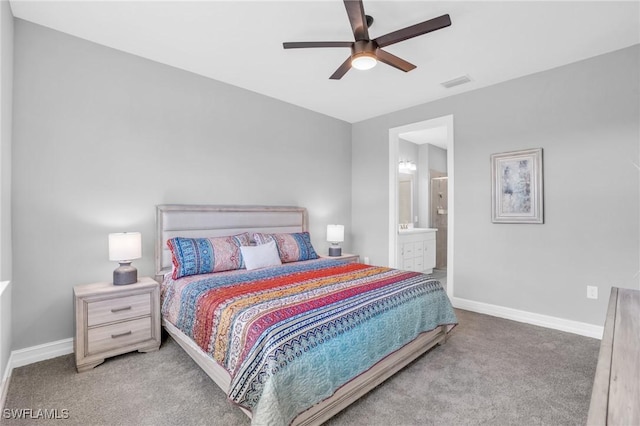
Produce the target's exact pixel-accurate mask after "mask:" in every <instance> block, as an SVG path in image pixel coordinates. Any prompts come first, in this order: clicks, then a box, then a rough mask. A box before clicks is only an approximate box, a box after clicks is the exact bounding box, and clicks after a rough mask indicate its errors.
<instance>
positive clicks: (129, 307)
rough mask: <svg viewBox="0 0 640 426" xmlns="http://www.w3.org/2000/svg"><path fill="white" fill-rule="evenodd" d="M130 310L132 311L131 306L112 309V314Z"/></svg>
mask: <svg viewBox="0 0 640 426" xmlns="http://www.w3.org/2000/svg"><path fill="white" fill-rule="evenodd" d="M129 309H131V306H125V307H124V308H116V309H112V310H111V312H112V313H114V314H115V313H117V312H122V311H128V310H129Z"/></svg>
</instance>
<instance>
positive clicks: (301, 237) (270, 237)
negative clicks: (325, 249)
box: [253, 232, 318, 263]
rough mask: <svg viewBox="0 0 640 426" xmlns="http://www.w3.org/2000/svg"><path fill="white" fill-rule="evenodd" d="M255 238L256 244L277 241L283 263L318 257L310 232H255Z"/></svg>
mask: <svg viewBox="0 0 640 426" xmlns="http://www.w3.org/2000/svg"><path fill="white" fill-rule="evenodd" d="M253 240H254V241H255V242H256V244H266V243H268V242H269V241H275V242H276V246H277V247H278V254H279V255H280V260H282V263H288V262H297V261H300V260H310V259H317V258H318V254H317V253H316V251H315V250H314V249H313V246H312V245H311V237H310V236H309V233H308V232H296V233H291V234H262V233H255V234H253Z"/></svg>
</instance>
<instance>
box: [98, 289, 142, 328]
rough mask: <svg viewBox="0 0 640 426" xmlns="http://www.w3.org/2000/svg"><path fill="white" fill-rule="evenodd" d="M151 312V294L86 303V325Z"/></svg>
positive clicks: (125, 318)
mask: <svg viewBox="0 0 640 426" xmlns="http://www.w3.org/2000/svg"><path fill="white" fill-rule="evenodd" d="M150 313H151V294H150V293H143V294H135V295H132V296H125V297H119V298H114V299H108V300H100V301H97V302H89V303H88V304H87V326H89V327H91V326H94V325H100V324H107V323H110V322H115V321H123V320H127V319H129V318H136V317H141V316H144V315H149V314H150Z"/></svg>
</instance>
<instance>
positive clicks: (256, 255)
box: [240, 241, 282, 271]
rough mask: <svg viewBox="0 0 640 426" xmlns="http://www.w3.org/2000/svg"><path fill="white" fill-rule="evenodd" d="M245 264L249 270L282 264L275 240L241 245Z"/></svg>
mask: <svg viewBox="0 0 640 426" xmlns="http://www.w3.org/2000/svg"><path fill="white" fill-rule="evenodd" d="M240 251H241V252H242V257H243V258H244V265H245V266H246V267H247V270H249V271H250V270H252V269H258V268H265V267H267V266H275V265H282V261H281V260H280V255H279V254H278V248H277V247H276V242H275V241H269V242H268V243H266V244H261V245H259V246H240Z"/></svg>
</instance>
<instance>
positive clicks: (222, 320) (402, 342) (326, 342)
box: [156, 205, 457, 425]
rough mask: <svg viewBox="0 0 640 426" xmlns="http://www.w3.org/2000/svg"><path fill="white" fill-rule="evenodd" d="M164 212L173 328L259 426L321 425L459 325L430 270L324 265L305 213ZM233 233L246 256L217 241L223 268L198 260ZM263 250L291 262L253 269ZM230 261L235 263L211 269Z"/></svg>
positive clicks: (255, 209) (161, 244)
mask: <svg viewBox="0 0 640 426" xmlns="http://www.w3.org/2000/svg"><path fill="white" fill-rule="evenodd" d="M156 213H157V221H156V222H157V238H156V271H157V272H156V279H157V280H158V281H160V282H162V286H161V288H162V289H161V294H162V314H163V319H162V324H163V326H164V328H165V329H166V331H167V332H168V333H169V334H170V335H171V336H172V337H173V338H174V340H175V341H176V342H177V343H178V344H179V345H180V346H181V347H182V348H183V349H184V350H185V351H186V352H187V353H188V354H189V355H190V356H191V357H192V358H193V359H194V361H195V362H196V363H197V364H198V365H199V366H200V367H201V368H202V369H203V370H204V371H205V372H206V373H207V374H208V375H209V376H210V377H211V378H212V379H213V381H214V382H215V383H216V384H217V385H218V386H219V387H220V388H222V389H223V390H224V391H225V392H226V393H227V395H228V398H229V399H230V400H231V401H232V402H233V403H234V404H236V405H238V406H239V408H240V409H242V410H243V411H244V412H245V413H246V414H247V415H248V416H249V417H250V418H251V419H252V424H274V425H275V424H303V425H307V424H321V423H323V422H324V421H326V420H328V419H329V418H330V417H332V416H333V415H335V414H336V413H338V412H339V411H341V410H342V409H344V408H345V407H347V406H348V405H349V404H351V403H352V402H354V401H355V400H357V399H358V398H359V397H361V396H362V395H364V394H365V393H367V392H368V391H369V390H371V389H373V388H374V387H375V386H377V385H378V384H380V383H382V382H383V381H384V380H385V379H387V378H388V377H390V376H391V375H393V374H394V373H395V372H397V371H398V370H400V369H401V368H403V367H404V366H406V365H407V364H408V363H410V362H411V361H413V360H414V359H416V358H417V357H418V356H420V355H421V354H423V353H425V352H426V351H427V350H429V349H430V348H432V347H433V346H435V345H437V344H440V343H444V342H445V341H446V338H447V333H448V332H449V331H450V329H451V328H453V327H454V326H455V324H456V323H457V319H456V317H455V313H454V312H453V309H452V307H451V304H450V302H449V299H448V298H447V296H446V293H445V291H444V290H443V289H442V287H441V286H440V284H439V282H437V281H435V280H433V279H431V278H430V277H429V276H427V275H424V274H420V273H416V272H409V271H400V270H396V269H391V268H386V267H378V266H371V265H364V264H360V263H352V262H344V261H340V260H336V259H330V258H319V257H318V256H317V254H316V253H315V251H314V249H313V247H312V245H311V243H310V239H309V236H308V215H307V211H306V209H304V208H300V207H274V206H269V207H265V206H202V205H198V206H196V205H160V206H157V209H156ZM246 235H248V236H249V237H248V238H249V240H245V238H247V237H245V236H246ZM231 236H233V237H231ZM265 237H268V238H266V239H265ZM229 238H233V241H232V242H235V243H237V245H239V246H244V247H243V248H242V249H241V251H242V253H245V256H244V257H243V256H240V257H238V256H237V253H236V252H237V251H236V250H235V247H234V246H233V245H231V247H233V248H234V250H233V253H235V254H225V253H224V250H225V249H220V248H219V247H218V246H216V245H215V244H214V245H208V246H207V247H208V249H207V250H210V248H212V247H215V250H216V251H217V252H216V256H217V257H215V256H214V257H215V259H216V260H215V262H214V261H209V263H207V262H200V263H197V262H196V263H194V262H193V258H194V255H193V251H194V247H196V249H195V250H196V251H197V250H198V249H197V244H199V242H201V241H203V240H209V241H218V240H220V241H223V242H225V243H227V242H228V241H230V240H228V239H229ZM263 239H264V240H263ZM256 241H257V242H258V244H257V246H256ZM291 241H293V243H291ZM235 243H234V244H235ZM288 243H291V244H292V245H293V246H294V247H295V248H296V249H295V251H292V250H290V248H291V246H287V245H286V244H288ZM216 244H217V243H216ZM246 245H249V246H250V247H249V248H247V247H246ZM267 246H273V247H267ZM224 247H226V246H224ZM254 249H255V250H260V251H262V252H264V250H267V249H268V250H269V251H271V250H275V253H276V255H275V256H276V257H279V258H280V259H277V260H280V261H282V263H281V264H270V265H269V266H266V267H261V268H257V269H248V268H249V266H251V268H253V265H250V264H249V263H248V262H249V260H250V259H251V256H249V254H250V253H252V252H253V250H254ZM207 250H204V251H205V252H206V251H207ZM290 252H294V254H295V255H292V256H290V257H289V258H288V257H287V256H288V255H289V253H290ZM218 253H220V255H218ZM222 254H224V256H223V255H222ZM189 256H190V257H189ZM195 257H196V258H198V256H195ZM223 257H228V258H230V259H231V261H230V265H232V266H233V265H235V267H227V269H225V268H222V269H225V270H221V271H219V272H211V268H214V265H213V263H215V265H218V263H216V262H219V259H221V258H223ZM177 258H178V259H179V261H177V260H176V259H177ZM185 259H187V260H188V262H187V260H185ZM198 259H199V258H198ZM227 260H228V259H227ZM245 260H246V261H247V264H246V265H245V263H244V262H245ZM277 260H276V261H277ZM181 262H182V263H181ZM234 262H235V263H234ZM252 262H253V260H252ZM186 263H188V265H189V266H190V267H191V266H194V265H195V268H196V269H191V270H190V269H189V268H183V266H184V264H186ZM203 265H204V269H202V268H203ZM198 268H200V269H198ZM207 268H209V269H207ZM194 271H195V272H194ZM183 274H186V275H184V276H181V275H183Z"/></svg>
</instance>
